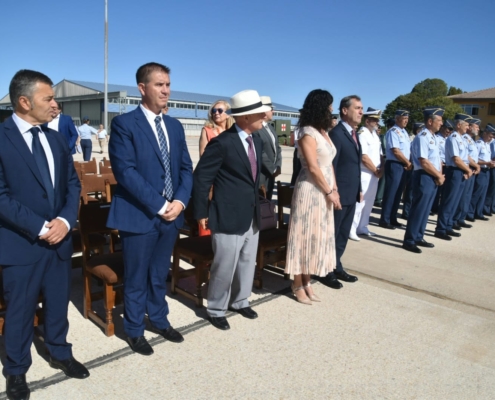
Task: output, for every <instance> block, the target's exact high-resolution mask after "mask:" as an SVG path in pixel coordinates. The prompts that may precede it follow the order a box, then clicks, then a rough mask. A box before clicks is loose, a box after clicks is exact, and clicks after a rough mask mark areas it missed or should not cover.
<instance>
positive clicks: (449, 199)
mask: <svg viewBox="0 0 495 400" xmlns="http://www.w3.org/2000/svg"><path fill="white" fill-rule="evenodd" d="M470 119H471V117H470V116H469V115H467V114H461V113H458V114H456V116H455V121H454V123H455V131H454V133H452V134H451V135H450V136H449V137H448V138H447V140H446V141H445V164H446V168H445V170H446V171H445V189H444V192H443V194H442V199H441V200H440V207H439V210H438V220H437V227H436V229H435V237H437V238H439V239H443V240H452V237H459V236H461V234H460V233H458V232H455V231H454V230H453V227H454V215H455V212H456V210H457V207H458V206H459V202H460V200H461V196H462V192H463V190H464V185H465V183H466V180H467V179H469V178H470V177H471V176H472V175H473V171H472V170H471V168H469V151H468V148H467V146H466V143H465V142H464V139H463V138H462V135H464V134H465V133H466V132H467V130H468V127H469V121H470Z"/></svg>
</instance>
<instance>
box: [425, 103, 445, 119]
mask: <svg viewBox="0 0 495 400" xmlns="http://www.w3.org/2000/svg"><path fill="white" fill-rule="evenodd" d="M444 112H445V110H444V109H443V108H442V107H437V106H432V107H425V108H423V116H424V117H425V118H428V117H433V116H434V115H438V116H439V117H443V113H444Z"/></svg>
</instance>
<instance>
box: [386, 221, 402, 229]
mask: <svg viewBox="0 0 495 400" xmlns="http://www.w3.org/2000/svg"><path fill="white" fill-rule="evenodd" d="M390 225H392V226H395V227H396V228H405V227H406V226H405V225H404V224H401V223H400V222H399V221H393V222H391V223H390Z"/></svg>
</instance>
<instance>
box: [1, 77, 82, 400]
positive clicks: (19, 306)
mask: <svg viewBox="0 0 495 400" xmlns="http://www.w3.org/2000/svg"><path fill="white" fill-rule="evenodd" d="M52 84H53V83H52V81H51V80H50V78H48V77H47V76H46V75H44V74H42V73H40V72H36V71H30V70H21V71H19V72H17V73H16V74H15V76H14V77H13V78H12V81H11V82H10V87H9V94H10V99H11V101H12V105H13V106H14V109H15V111H14V114H13V115H12V117H10V118H8V119H7V120H6V121H5V122H4V123H3V124H2V125H0V265H1V266H2V275H3V292H4V297H5V301H6V304H7V311H6V318H5V333H4V338H5V350H6V354H7V358H6V360H5V362H4V368H3V374H4V376H5V377H6V378H7V397H8V398H9V399H27V398H29V388H28V387H27V384H26V372H27V370H28V369H29V367H30V366H31V362H32V361H31V353H30V348H31V343H32V341H33V321H34V315H35V310H36V305H37V304H38V296H39V295H40V292H41V293H42V295H43V304H44V316H45V319H44V342H45V346H46V348H47V350H48V352H49V354H50V366H51V367H53V368H57V369H61V370H63V371H64V372H65V374H66V375H67V376H70V377H73V378H80V379H81V378H86V377H88V376H89V372H88V370H87V369H86V368H85V367H84V366H83V365H82V364H80V363H79V362H77V361H76V360H75V359H74V358H73V356H72V351H71V345H70V344H69V343H67V341H66V338H67V332H68V330H69V323H68V320H67V311H68V304H69V294H70V284H71V256H72V252H73V247H72V236H71V235H70V234H68V233H69V232H70V230H71V227H73V226H74V225H75V224H76V219H77V211H78V206H79V195H80V190H81V185H80V183H79V179H78V178H77V175H76V172H75V170H74V165H73V162H72V156H71V155H70V152H69V147H68V146H67V142H66V141H65V139H64V138H63V137H62V136H61V135H59V134H58V133H57V132H55V131H53V130H51V129H48V128H46V129H45V130H44V131H43V130H41V128H40V126H41V125H42V124H45V123H46V122H49V121H51V119H52V116H51V107H52V106H53V105H54V102H55V101H54V100H53V96H54V93H53V89H52Z"/></svg>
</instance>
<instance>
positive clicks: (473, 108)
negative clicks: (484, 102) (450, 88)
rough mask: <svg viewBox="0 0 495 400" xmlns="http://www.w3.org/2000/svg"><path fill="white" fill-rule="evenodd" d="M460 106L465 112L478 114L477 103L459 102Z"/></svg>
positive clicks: (478, 107)
mask: <svg viewBox="0 0 495 400" xmlns="http://www.w3.org/2000/svg"><path fill="white" fill-rule="evenodd" d="M461 108H462V109H463V110H464V112H465V113H466V114H469V115H479V111H480V106H479V105H478V104H461Z"/></svg>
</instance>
